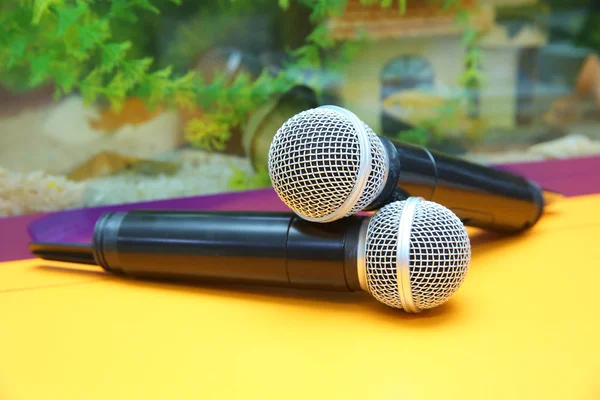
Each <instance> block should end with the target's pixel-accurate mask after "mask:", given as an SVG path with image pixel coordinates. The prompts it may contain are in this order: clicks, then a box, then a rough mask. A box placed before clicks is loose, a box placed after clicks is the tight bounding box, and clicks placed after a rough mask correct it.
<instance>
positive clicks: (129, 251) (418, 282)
mask: <svg viewBox="0 0 600 400" xmlns="http://www.w3.org/2000/svg"><path fill="white" fill-rule="evenodd" d="M29 248H30V251H31V252H32V253H33V254H34V255H36V256H37V257H39V258H43V259H47V260H55V261H69V262H80V263H85V264H96V265H98V266H100V267H102V268H103V269H105V270H106V271H108V272H111V273H115V274H122V275H128V276H133V277H139V278H164V279H169V280H172V279H175V280H194V281H195V280H197V281H206V282H232V283H243V284H254V285H267V286H280V287H287V288H299V289H302V288H304V289H318V290H331V291H348V292H356V291H366V292H368V293H370V294H371V295H372V296H373V297H374V298H375V299H376V300H378V301H379V302H381V303H383V304H385V305H387V306H390V307H393V308H399V309H403V310H405V311H407V312H420V311H422V310H426V309H430V308H433V307H436V306H439V305H441V304H443V303H445V302H446V301H448V300H449V299H450V297H452V296H453V295H454V293H455V292H456V291H457V290H458V288H459V287H460V286H461V284H462V283H463V281H464V278H465V276H466V274H467V271H468V266H469V262H470V260H471V244H470V240H469V236H468V235H467V232H466V229H465V227H464V225H463V224H462V222H461V221H460V220H459V219H458V217H457V216H456V215H454V214H453V213H452V212H451V211H450V210H448V209H447V208H445V207H443V206H441V205H439V204H436V203H433V202H430V201H426V200H423V199H420V198H416V197H413V198H409V199H407V200H403V201H397V202H393V203H390V204H388V205H386V206H384V207H382V208H381V209H380V210H379V211H377V212H376V213H375V214H373V215H371V216H352V217H349V218H345V219H343V220H339V221H336V222H333V223H331V224H314V223H311V222H308V221H306V220H304V219H302V218H299V217H298V216H297V215H295V214H294V213H291V212H289V213H285V212H282V213H264V212H252V213H241V212H224V211H216V212H190V211H149V210H148V211H145V210H144V211H142V210H140V211H127V212H109V213H105V214H103V215H102V216H101V217H100V219H99V220H98V221H97V223H96V225H95V227H94V233H93V239H92V243H91V245H74V244H57V243H41V242H32V243H30V245H29Z"/></svg>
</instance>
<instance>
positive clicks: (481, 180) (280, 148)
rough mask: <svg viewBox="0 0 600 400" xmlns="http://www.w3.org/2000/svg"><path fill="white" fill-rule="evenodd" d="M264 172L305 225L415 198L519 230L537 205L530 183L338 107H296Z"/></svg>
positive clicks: (487, 225)
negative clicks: (381, 132)
mask: <svg viewBox="0 0 600 400" xmlns="http://www.w3.org/2000/svg"><path fill="white" fill-rule="evenodd" d="M269 175H270V177H271V182H272V184H273V187H274V189H275V191H276V192H277V195H278V196H279V198H280V199H281V200H282V201H283V202H284V203H285V204H287V206H288V207H290V209H291V210H293V211H294V212H295V213H296V214H297V215H299V216H300V217H302V218H303V219H305V220H307V221H312V222H331V221H335V220H338V219H340V218H344V217H347V216H349V215H352V214H354V213H356V212H358V211H361V210H365V211H373V210H376V209H378V208H380V207H382V206H384V205H385V204H389V203H391V202H393V201H397V200H402V199H405V198H407V197H410V196H418V197H422V198H424V199H425V200H431V201H434V202H436V203H439V204H442V205H444V206H445V207H448V208H449V209H450V210H452V211H453V212H454V213H455V214H456V215H457V216H458V217H459V218H460V219H461V220H462V221H463V222H464V223H465V224H466V225H469V226H475V227H480V228H484V229H488V230H492V231H498V232H518V231H522V230H525V229H527V228H529V227H531V226H533V225H534V224H535V223H536V222H537V221H538V219H539V218H540V216H541V215H542V211H543V209H544V195H543V191H542V189H541V188H540V187H539V186H538V185H537V184H535V183H534V182H531V181H528V180H526V179H524V178H523V177H520V176H518V175H515V174H511V173H508V172H503V171H500V170H497V169H494V168H490V167H486V166H483V165H479V164H475V163H471V162H468V161H465V160H461V159H459V158H455V157H451V156H448V155H445V154H443V153H439V152H434V151H430V150H428V149H426V148H424V147H421V146H415V145H411V144H405V143H399V142H393V141H391V140H389V139H387V138H385V137H382V136H377V135H376V134H375V133H374V132H373V131H372V130H371V128H369V126H367V125H366V124H365V123H364V122H363V121H361V120H360V119H359V118H358V117H357V116H356V115H355V114H353V113H352V112H351V111H349V110H346V109H344V108H341V107H337V106H322V107H318V108H314V109H310V110H307V111H303V112H301V113H299V114H297V115H295V116H293V117H292V118H290V119H289V120H288V121H286V122H285V123H284V124H283V126H281V128H280V129H279V130H278V131H277V133H276V134H275V137H274V138H273V141H272V142H271V147H270V149H269Z"/></svg>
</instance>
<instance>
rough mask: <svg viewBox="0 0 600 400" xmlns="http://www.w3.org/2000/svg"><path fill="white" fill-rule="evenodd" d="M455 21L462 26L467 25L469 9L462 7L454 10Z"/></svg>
mask: <svg viewBox="0 0 600 400" xmlns="http://www.w3.org/2000/svg"><path fill="white" fill-rule="evenodd" d="M456 21H457V22H458V23H459V24H460V25H463V26H468V25H469V11H467V10H466V9H464V8H462V9H460V10H458V11H457V12H456Z"/></svg>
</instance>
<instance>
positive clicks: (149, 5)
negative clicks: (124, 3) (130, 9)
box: [134, 0, 160, 14]
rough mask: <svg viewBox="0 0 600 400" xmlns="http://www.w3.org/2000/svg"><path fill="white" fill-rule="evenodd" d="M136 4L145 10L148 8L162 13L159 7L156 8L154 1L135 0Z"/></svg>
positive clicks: (156, 12)
mask: <svg viewBox="0 0 600 400" xmlns="http://www.w3.org/2000/svg"><path fill="white" fill-rule="evenodd" d="M134 4H135V5H137V6H139V7H141V8H143V9H144V10H148V11H151V12H153V13H155V14H160V10H159V9H158V8H156V7H155V6H154V5H153V4H152V3H150V1H148V0H136V1H135V2H134Z"/></svg>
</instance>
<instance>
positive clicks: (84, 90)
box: [78, 68, 102, 104]
mask: <svg viewBox="0 0 600 400" xmlns="http://www.w3.org/2000/svg"><path fill="white" fill-rule="evenodd" d="M78 86H79V89H80V90H81V95H82V96H83V100H84V102H85V103H86V104H91V103H93V102H94V101H96V99H97V98H98V94H100V92H101V91H102V74H101V73H100V70H99V69H97V68H96V69H94V70H92V72H90V73H89V74H88V76H86V77H85V79H84V80H83V81H82V82H80V83H79V85H78Z"/></svg>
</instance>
